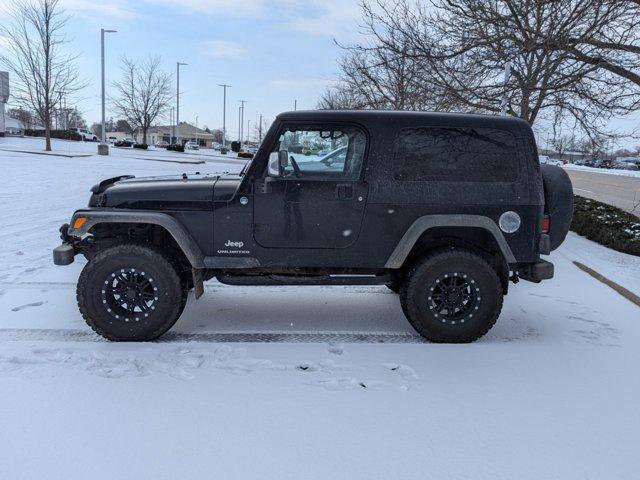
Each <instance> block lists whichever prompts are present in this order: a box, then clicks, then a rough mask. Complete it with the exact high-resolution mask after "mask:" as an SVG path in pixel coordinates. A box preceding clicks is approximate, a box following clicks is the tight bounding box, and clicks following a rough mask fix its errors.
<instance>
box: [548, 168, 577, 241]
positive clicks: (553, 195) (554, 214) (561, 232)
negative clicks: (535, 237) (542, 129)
mask: <svg viewBox="0 0 640 480" xmlns="http://www.w3.org/2000/svg"><path fill="white" fill-rule="evenodd" d="M540 170H541V172H542V183H543V185H544V200H545V207H544V211H545V213H546V214H547V215H549V218H550V223H551V225H550V230H549V237H550V240H551V250H555V249H556V248H558V247H559V246H560V245H561V244H562V242H564V239H565V238H566V236H567V233H568V232H569V227H571V220H572V219H573V185H571V179H570V178H569V175H567V172H565V171H564V170H563V169H562V168H560V167H558V166H556V165H540Z"/></svg>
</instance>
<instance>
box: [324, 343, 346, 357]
mask: <svg viewBox="0 0 640 480" xmlns="http://www.w3.org/2000/svg"><path fill="white" fill-rule="evenodd" d="M327 351H328V352H329V353H332V354H334V355H342V354H343V353H344V347H343V346H342V345H329V347H328V348H327Z"/></svg>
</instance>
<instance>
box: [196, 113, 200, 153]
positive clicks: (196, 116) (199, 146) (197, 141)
mask: <svg viewBox="0 0 640 480" xmlns="http://www.w3.org/2000/svg"><path fill="white" fill-rule="evenodd" d="M196 145H198V147H200V144H199V143H198V115H196Z"/></svg>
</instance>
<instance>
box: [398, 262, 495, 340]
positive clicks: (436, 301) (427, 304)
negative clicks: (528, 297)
mask: <svg viewBox="0 0 640 480" xmlns="http://www.w3.org/2000/svg"><path fill="white" fill-rule="evenodd" d="M400 300H401V304H402V309H403V311H404V313H405V315H406V317H407V319H408V320H409V322H410V323H411V325H412V326H413V328H415V329H416V331H417V332H418V333H420V335H422V336H423V337H425V338H427V339H428V340H431V341H432V342H438V343H467V342H473V341H475V340H477V339H478V338H480V337H482V336H483V335H485V334H486V333H487V332H488V331H489V329H491V327H492V326H493V325H494V324H495V322H496V320H497V318H498V315H500V311H501V309H502V300H503V290H502V285H501V283H500V279H499V278H498V275H497V274H496V272H495V270H494V269H493V268H492V267H491V266H490V265H489V264H488V263H487V262H486V261H485V260H484V259H483V258H482V257H480V256H479V255H476V254H475V253H473V252H470V251H464V250H462V251H461V250H452V251H447V252H440V253H436V254H432V255H430V256H428V257H425V258H424V259H422V260H421V261H420V262H418V263H417V264H416V265H415V266H414V267H413V268H412V269H411V271H410V272H409V275H408V276H407V279H406V280H405V282H404V284H403V286H402V289H401V291H400Z"/></svg>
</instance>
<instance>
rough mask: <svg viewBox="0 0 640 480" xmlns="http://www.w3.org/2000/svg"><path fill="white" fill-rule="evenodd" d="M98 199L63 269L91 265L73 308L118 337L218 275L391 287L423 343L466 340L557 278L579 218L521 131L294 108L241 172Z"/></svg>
mask: <svg viewBox="0 0 640 480" xmlns="http://www.w3.org/2000/svg"><path fill="white" fill-rule="evenodd" d="M302 151H305V152H306V153H297V152H302ZM294 152H296V153H294ZM91 192H92V195H91V199H90V201H89V206H88V208H84V209H81V210H77V211H76V212H75V213H74V214H73V217H72V219H71V223H70V225H66V224H65V225H63V226H62V228H61V233H62V240H63V243H62V245H60V246H59V247H57V248H56V249H55V250H54V255H53V256H54V262H55V263H56V264H57V265H67V264H69V263H71V262H73V259H74V256H75V255H76V254H78V253H82V254H83V255H84V256H85V257H86V258H87V259H88V263H87V265H86V266H85V267H84V269H83V271H82V274H81V275H80V278H79V280H78V287H77V299H78V305H79V307H80V311H81V312H82V315H83V317H84V318H85V320H86V321H87V323H88V324H89V326H90V327H91V328H93V329H94V330H95V331H96V332H97V333H99V334H100V335H102V336H104V337H106V338H108V339H110V340H153V339H155V338H157V337H159V336H160V335H162V334H163V333H165V332H166V331H167V330H169V329H170V328H171V326H172V325H173V324H174V323H175V322H176V320H177V319H178V317H179V316H180V314H181V313H182V310H183V309H184V307H185V304H186V302H187V294H188V292H189V290H191V289H193V290H194V292H195V297H196V298H198V297H199V296H200V295H202V293H203V281H205V280H208V279H211V278H214V277H215V278H216V279H217V280H218V281H219V282H222V283H225V284H230V285H386V286H387V287H388V288H390V289H391V290H393V291H394V292H397V293H398V294H399V297H400V304H401V306H402V309H403V311H404V313H405V315H406V316H407V318H408V319H409V322H411V325H413V327H414V328H415V329H416V330H417V331H418V332H419V333H420V334H421V335H423V336H424V337H426V338H427V339H429V340H432V341H434V342H471V341H473V340H476V339H478V338H479V337H481V336H482V335H484V334H485V333H486V332H487V331H488V330H489V329H490V328H491V327H492V326H493V324H494V323H495V322H496V319H497V318H498V315H499V314H500V310H501V307H502V301H503V296H504V295H505V294H506V293H507V288H508V284H509V281H510V280H511V281H512V282H514V283H515V282H517V281H518V279H523V280H528V281H532V282H539V281H541V280H544V279H547V278H551V277H552V276H553V265H552V264H551V263H549V262H547V261H545V260H542V259H541V258H540V255H548V254H549V253H550V252H551V251H552V250H554V249H555V248H557V247H558V246H559V245H560V244H561V243H562V241H563V240H564V238H565V236H566V234H567V231H568V229H569V225H570V223H571V217H572V211H573V194H572V188H571V182H570V180H569V178H568V176H567V175H566V173H565V172H564V171H563V170H562V169H560V168H558V167H553V166H542V167H541V166H540V164H539V162H538V155H537V149H536V144H535V140H534V137H533V133H532V131H531V128H530V127H529V125H528V124H527V123H525V122H524V121H521V120H518V119H514V118H508V117H494V116H476V115H458V114H442V113H418V112H381V111H308V112H300V111H298V112H289V113H283V114H281V115H280V116H278V117H277V119H276V120H275V122H274V124H273V126H272V127H271V129H270V130H269V132H268V133H267V135H266V137H265V139H264V141H263V142H262V145H261V146H260V148H259V150H258V152H257V154H256V156H255V157H254V158H253V160H251V161H249V162H248V163H247V164H246V166H245V168H244V169H243V171H242V172H241V173H240V174H239V175H229V174H219V175H218V174H216V175H200V174H198V173H196V174H188V175H187V174H182V175H181V176H176V177H151V178H134V177H131V176H122V177H117V178H111V179H108V180H104V181H102V182H100V183H99V184H97V185H95V186H94V187H93V188H92V189H91Z"/></svg>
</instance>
